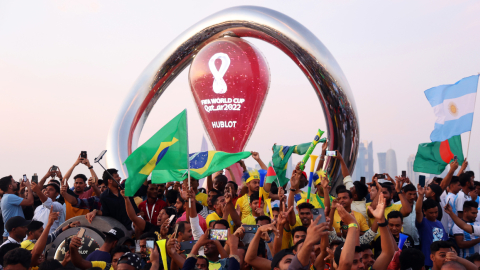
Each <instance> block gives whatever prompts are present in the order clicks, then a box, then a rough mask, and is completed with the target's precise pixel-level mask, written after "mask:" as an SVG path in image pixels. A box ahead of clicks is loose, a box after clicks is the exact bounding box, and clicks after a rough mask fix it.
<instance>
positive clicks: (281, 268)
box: [274, 254, 295, 270]
mask: <svg viewBox="0 0 480 270" xmlns="http://www.w3.org/2000/svg"><path fill="white" fill-rule="evenodd" d="M294 257H295V256H293V255H292V254H288V255H286V256H284V257H283V258H282V260H281V261H280V262H279V263H278V267H275V268H274V269H275V270H287V269H288V267H289V266H290V264H291V263H292V260H293V258H294Z"/></svg>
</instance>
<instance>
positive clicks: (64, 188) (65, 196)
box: [60, 185, 78, 206]
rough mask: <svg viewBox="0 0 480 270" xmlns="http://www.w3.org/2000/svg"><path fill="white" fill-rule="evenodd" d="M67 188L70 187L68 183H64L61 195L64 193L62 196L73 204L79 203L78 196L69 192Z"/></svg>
mask: <svg viewBox="0 0 480 270" xmlns="http://www.w3.org/2000/svg"><path fill="white" fill-rule="evenodd" d="M67 189H68V186H67V185H62V187H61V188H60V195H62V197H63V198H64V199H65V201H67V202H68V203H70V204H71V205H72V206H74V205H77V203H78V202H77V198H75V197H74V196H72V195H70V194H68V192H67Z"/></svg>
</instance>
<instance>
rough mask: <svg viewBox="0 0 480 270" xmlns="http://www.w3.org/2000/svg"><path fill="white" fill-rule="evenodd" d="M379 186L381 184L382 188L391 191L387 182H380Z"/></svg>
mask: <svg viewBox="0 0 480 270" xmlns="http://www.w3.org/2000/svg"><path fill="white" fill-rule="evenodd" d="M380 186H382V188H386V189H387V190H388V193H392V186H391V185H389V184H388V183H381V184H380Z"/></svg>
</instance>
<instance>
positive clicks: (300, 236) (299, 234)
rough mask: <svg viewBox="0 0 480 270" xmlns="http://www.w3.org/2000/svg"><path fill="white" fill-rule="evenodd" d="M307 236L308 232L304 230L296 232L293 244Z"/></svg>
mask: <svg viewBox="0 0 480 270" xmlns="http://www.w3.org/2000/svg"><path fill="white" fill-rule="evenodd" d="M306 237H307V233H306V232H302V231H298V232H296V233H295V235H294V236H293V244H294V245H295V244H296V243H297V242H298V241H300V240H302V239H305V238H306ZM298 250H300V249H298Z"/></svg>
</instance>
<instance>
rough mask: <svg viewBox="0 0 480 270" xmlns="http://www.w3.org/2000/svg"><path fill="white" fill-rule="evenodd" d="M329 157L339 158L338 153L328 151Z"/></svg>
mask: <svg viewBox="0 0 480 270" xmlns="http://www.w3.org/2000/svg"><path fill="white" fill-rule="evenodd" d="M327 156H328V157H336V156H337V151H327Z"/></svg>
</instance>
